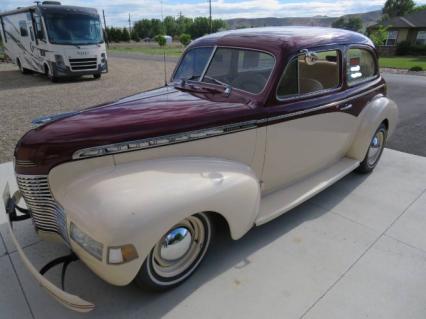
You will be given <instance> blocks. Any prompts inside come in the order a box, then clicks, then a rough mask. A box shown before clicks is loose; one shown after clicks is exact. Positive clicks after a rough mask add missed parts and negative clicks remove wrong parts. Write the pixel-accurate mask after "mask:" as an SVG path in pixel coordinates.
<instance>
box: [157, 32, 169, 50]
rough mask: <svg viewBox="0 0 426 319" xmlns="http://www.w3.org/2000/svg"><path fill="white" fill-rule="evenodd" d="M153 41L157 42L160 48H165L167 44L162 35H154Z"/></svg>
mask: <svg viewBox="0 0 426 319" xmlns="http://www.w3.org/2000/svg"><path fill="white" fill-rule="evenodd" d="M154 39H155V41H157V43H158V45H159V46H160V47H163V46H165V45H166V43H167V41H166V38H165V37H164V35H161V34H158V35H156V36H155V38H154Z"/></svg>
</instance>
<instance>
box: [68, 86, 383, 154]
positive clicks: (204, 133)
mask: <svg viewBox="0 0 426 319" xmlns="http://www.w3.org/2000/svg"><path fill="white" fill-rule="evenodd" d="M383 86H384V84H382V85H379V86H377V87H374V88H372V89H370V90H367V91H364V92H362V93H358V94H355V95H353V96H350V97H348V98H346V99H343V100H339V101H335V102H332V103H328V104H324V105H321V106H318V107H314V108H310V109H306V110H301V111H297V112H293V113H288V114H283V115H277V116H274V117H270V118H263V119H259V120H252V121H246V122H239V123H233V124H228V125H223V126H217V127H212V128H207V129H201V130H196V131H189V132H183V133H177V134H172V135H163V136H158V137H152V138H145V139H141V140H134V141H126V142H120V143H115V144H108V145H101V146H94V147H88V148H84V149H81V150H77V151H75V152H74V154H73V155H72V159H73V160H79V159H85V158H91V157H98V156H104V155H112V154H117V153H124V152H131V151H139V150H144V149H149V148H154V147H158V146H166V145H173V144H177V143H182V142H190V141H195V140H199V139H203V138H208V137H216V136H220V135H225V134H230V133H236V132H241V131H245V130H250V129H254V128H257V127H258V126H259V125H262V124H265V123H268V122H274V121H277V120H282V119H286V118H292V117H295V116H299V115H303V114H308V113H313V112H317V111H320V110H323V109H327V108H330V107H334V106H338V105H340V104H343V103H346V102H349V101H351V100H353V99H356V98H358V97H360V96H363V95H365V94H369V93H371V92H374V91H376V90H378V89H380V88H381V87H383ZM336 111H339V110H337V109H336Z"/></svg>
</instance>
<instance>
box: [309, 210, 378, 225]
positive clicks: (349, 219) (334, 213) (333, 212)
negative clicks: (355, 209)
mask: <svg viewBox="0 0 426 319" xmlns="http://www.w3.org/2000/svg"><path fill="white" fill-rule="evenodd" d="M311 204H312V205H314V206H316V207H318V208H321V209H323V210H326V211H327V212H330V213H331V214H333V215H335V216H339V217H342V218H343V219H346V220H347V221H350V222H352V223H354V224H356V225H358V226H362V227H364V228H367V229H368V230H369V231H373V232H376V231H377V229H374V228H372V227H370V226H368V225H364V224H361V223H360V222H358V221H356V220H354V219H352V218H349V217H348V216H345V215H342V214H340V213H339V212H338V211H334V210H333V209H329V208H325V207H323V206H321V205H319V204H317V203H311Z"/></svg>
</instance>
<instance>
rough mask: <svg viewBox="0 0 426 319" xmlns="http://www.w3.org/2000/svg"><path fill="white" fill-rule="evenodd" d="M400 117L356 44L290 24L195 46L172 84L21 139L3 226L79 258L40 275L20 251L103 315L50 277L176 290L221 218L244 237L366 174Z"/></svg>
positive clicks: (61, 296)
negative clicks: (60, 273)
mask: <svg viewBox="0 0 426 319" xmlns="http://www.w3.org/2000/svg"><path fill="white" fill-rule="evenodd" d="M397 116H398V110H397V106H396V105H395V103H394V102H392V101H391V100H390V99H389V98H387V97H386V84H385V81H384V80H383V78H382V77H381V76H380V74H379V69H378V64H377V53H376V50H375V48H374V46H373V44H372V42H371V41H370V40H369V39H368V38H366V37H365V36H363V35H361V34H358V33H354V32H349V31H344V30H338V29H329V28H310V27H285V28H284V27H283V28H259V29H246V30H236V31H228V32H221V33H216V34H212V35H209V36H205V37H202V38H200V39H198V40H196V41H193V42H192V43H191V45H190V46H189V47H188V48H187V49H186V51H185V53H184V54H183V56H182V58H181V59H180V62H179V63H178V65H177V67H176V69H175V71H174V73H173V75H172V79H171V81H170V83H169V84H167V85H166V86H164V87H161V88H159V89H155V90H152V91H148V92H143V93H140V94H136V95H134V96H130V97H126V98H123V99H121V100H118V101H116V102H114V103H108V104H105V105H100V106H96V107H92V108H89V109H86V110H83V111H79V112H75V113H68V114H61V115H56V116H51V117H45V118H42V119H39V120H38V121H36V123H38V124H39V126H38V127H36V128H34V129H32V130H31V131H29V132H28V133H27V134H26V135H25V136H24V137H22V139H21V140H20V141H19V143H18V145H17V146H16V150H15V171H16V178H17V182H18V186H19V191H17V192H16V193H15V194H14V196H13V197H12V198H11V197H10V196H9V193H8V190H7V189H6V191H5V196H4V198H5V202H6V206H7V212H8V214H9V218H10V220H11V221H12V222H14V221H17V220H20V219H25V218H32V220H33V222H34V226H35V229H36V231H37V232H38V234H39V235H40V236H42V237H43V238H48V239H57V240H60V241H62V242H63V243H64V244H65V245H67V246H68V247H70V248H71V250H72V251H73V254H71V255H70V256H65V257H62V258H59V259H57V260H54V261H53V262H51V263H49V264H48V265H47V266H46V267H44V269H42V271H41V274H40V273H39V272H38V271H37V270H36V269H35V268H34V267H33V266H32V264H31V263H30V261H29V260H28V259H27V258H26V257H25V255H24V253H23V251H22V250H21V248H20V246H19V244H18V243H17V242H16V240H15V242H16V245H17V246H18V251H19V253H20V254H21V257H22V258H23V260H24V262H25V263H26V265H27V266H28V268H29V269H30V271H31V272H32V273H33V274H34V275H35V276H36V278H37V280H38V281H39V282H40V283H41V284H42V285H43V286H44V287H45V288H47V289H48V290H49V291H50V292H51V293H52V294H53V295H54V296H55V297H56V298H57V299H58V300H59V301H61V302H62V303H63V304H64V305H66V306H68V307H70V308H72V309H74V310H78V311H89V310H91V309H93V307H94V305H93V304H92V303H90V302H87V301H84V300H83V299H81V298H79V297H77V296H75V295H71V294H68V293H66V292H65V291H63V290H62V289H60V288H58V287H56V286H55V285H53V284H52V283H51V282H49V281H47V279H45V278H44V277H43V276H42V274H43V273H44V272H45V271H46V270H47V269H48V268H50V267H51V266H52V265H55V264H59V263H61V262H64V268H66V265H67V264H68V263H69V262H70V261H72V260H75V259H77V258H79V259H80V260H82V261H83V262H84V263H85V264H86V265H87V266H88V267H89V268H90V269H92V270H93V271H94V272H95V273H96V274H97V275H99V276H100V277H101V278H102V279H104V280H105V281H107V282H109V283H111V284H113V285H127V284H128V283H130V282H132V281H133V280H135V281H136V282H138V283H139V284H140V285H141V286H142V287H144V288H150V289H156V290H163V289H168V288H171V287H174V286H176V285H178V284H180V283H181V282H182V281H183V280H185V279H186V278H188V277H189V276H190V275H191V274H192V273H193V272H194V270H195V269H196V268H197V266H198V265H199V263H200V262H201V260H202V259H203V257H204V256H205V254H206V252H207V250H208V248H209V245H210V243H211V241H212V226H213V221H214V220H215V218H222V219H223V220H224V221H225V222H226V223H227V225H228V226H229V231H230V235H231V237H232V238H233V239H239V238H241V237H242V236H243V235H244V234H246V233H247V232H248V231H249V230H250V229H251V228H252V227H254V226H258V225H261V224H263V223H266V222H268V221H270V220H272V219H274V218H276V217H277V216H279V215H281V214H283V213H285V212H287V211H289V210H290V209H292V208H293V207H295V206H297V205H299V204H300V203H302V202H304V201H306V200H307V199H309V198H310V197H312V196H314V195H315V194H317V193H318V192H320V191H322V190H323V189H325V188H327V187H328V186H330V185H332V184H333V183H335V182H336V181H337V180H339V179H340V178H342V177H344V176H345V175H347V174H348V173H350V172H352V171H354V170H355V171H357V172H359V173H369V172H371V171H372V170H373V169H374V167H375V166H376V164H377V162H378V161H379V158H380V155H381V153H382V151H383V147H384V145H385V142H386V139H387V137H389V135H390V134H392V132H393V131H394V129H395V126H396V122H397ZM21 195H22V197H23V199H24V201H25V203H26V205H27V207H28V208H27V209H24V208H22V207H21V206H19V199H20V197H21Z"/></svg>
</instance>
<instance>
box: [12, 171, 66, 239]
mask: <svg viewBox="0 0 426 319" xmlns="http://www.w3.org/2000/svg"><path fill="white" fill-rule="evenodd" d="M16 180H17V182H18V187H19V190H20V191H21V193H22V197H23V198H24V200H25V203H26V204H27V206H28V208H29V209H30V210H31V215H32V218H33V221H34V224H35V227H36V229H39V230H43V231H47V232H54V233H57V234H59V235H60V236H61V237H62V238H63V239H64V240H65V241H66V242H68V235H67V222H66V218H65V213H64V209H63V208H62V207H61V206H60V205H59V204H58V203H57V202H56V201H55V199H54V198H53V195H52V193H51V192H50V187H49V182H48V180H47V176H45V175H17V176H16Z"/></svg>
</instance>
